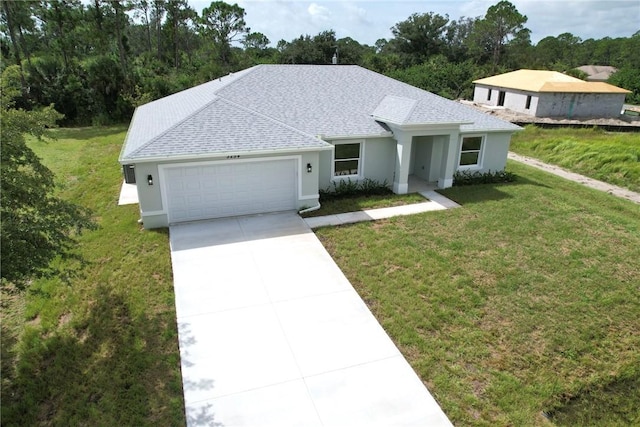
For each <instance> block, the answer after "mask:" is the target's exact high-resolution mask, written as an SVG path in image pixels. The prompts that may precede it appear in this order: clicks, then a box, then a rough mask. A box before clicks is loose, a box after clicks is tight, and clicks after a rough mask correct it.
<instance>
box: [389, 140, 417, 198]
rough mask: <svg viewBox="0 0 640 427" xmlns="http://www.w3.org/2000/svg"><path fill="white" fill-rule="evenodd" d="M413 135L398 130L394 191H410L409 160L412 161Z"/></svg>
mask: <svg viewBox="0 0 640 427" xmlns="http://www.w3.org/2000/svg"><path fill="white" fill-rule="evenodd" d="M411 139H412V137H411V135H407V134H405V133H404V132H396V141H398V142H397V144H396V169H395V173H394V175H393V192H394V193H396V194H407V192H408V191H409V162H410V161H411Z"/></svg>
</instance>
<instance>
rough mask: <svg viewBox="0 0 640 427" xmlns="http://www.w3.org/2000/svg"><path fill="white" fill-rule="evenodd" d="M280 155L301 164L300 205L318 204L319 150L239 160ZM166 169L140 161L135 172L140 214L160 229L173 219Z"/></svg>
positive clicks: (216, 159)
mask: <svg viewBox="0 0 640 427" xmlns="http://www.w3.org/2000/svg"><path fill="white" fill-rule="evenodd" d="M280 157H287V158H291V157H293V158H295V159H296V163H297V168H298V171H297V177H298V182H297V183H296V193H297V194H296V198H297V208H298V209H300V208H303V207H311V206H316V205H317V204H318V177H319V175H320V172H321V164H320V160H319V159H320V157H319V153H318V152H304V153H289V154H287V153H283V154H281V155H280V154H279V155H272V156H242V158H241V159H238V162H242V161H247V160H251V161H255V160H256V159H277V158H280ZM216 162H217V163H218V164H219V163H220V162H229V160H228V159H227V158H226V157H210V158H202V159H198V160H197V161H185V160H179V161H178V160H177V161H167V162H162V163H161V165H162V168H164V167H165V166H171V165H178V164H180V165H185V166H188V165H189V163H193V164H194V165H195V164H196V163H198V164H202V163H211V164H215V163H216ZM307 164H310V165H311V169H312V171H311V172H310V173H309V172H307ZM162 168H160V167H159V164H158V163H156V162H151V163H137V164H136V165H135V174H136V182H137V190H138V199H139V206H140V215H141V218H142V220H143V222H144V224H145V228H148V229H149V228H159V227H166V226H168V225H169V218H168V212H167V207H166V206H165V205H164V204H163V200H162V188H163V185H164V184H165V183H164V182H163V180H164V176H163V174H162V173H161V170H162ZM149 175H151V176H152V179H153V185H149V184H148V182H147V178H148V176H149Z"/></svg>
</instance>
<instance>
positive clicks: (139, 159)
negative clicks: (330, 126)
mask: <svg viewBox="0 0 640 427" xmlns="http://www.w3.org/2000/svg"><path fill="white" fill-rule="evenodd" d="M332 149H333V146H332V145H331V144H329V143H325V144H324V145H319V146H315V147H300V148H279V149H269V150H242V151H216V152H211V153H200V154H182V155H167V156H149V157H134V158H126V157H125V158H122V157H121V158H120V159H119V160H118V162H119V163H120V164H121V165H127V164H133V163H158V162H166V161H183V160H202V159H204V158H213V157H216V158H217V157H227V156H257V155H273V154H276V155H278V154H295V153H307V152H313V151H329V150H332Z"/></svg>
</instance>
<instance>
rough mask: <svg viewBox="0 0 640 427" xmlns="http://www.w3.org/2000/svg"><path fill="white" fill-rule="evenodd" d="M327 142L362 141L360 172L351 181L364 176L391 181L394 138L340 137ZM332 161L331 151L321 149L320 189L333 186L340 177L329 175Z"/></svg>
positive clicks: (394, 152) (358, 179) (388, 182)
mask: <svg viewBox="0 0 640 427" xmlns="http://www.w3.org/2000/svg"><path fill="white" fill-rule="evenodd" d="M328 142H329V143H350V142H360V143H363V144H364V145H363V150H362V159H361V162H362V163H361V168H360V170H361V173H360V176H359V177H358V178H354V177H351V178H349V179H351V180H352V181H359V182H360V181H362V180H364V179H365V178H368V179H373V180H376V181H378V182H380V183H383V182H384V181H387V184H389V185H391V184H392V183H393V169H394V164H395V163H394V162H395V155H396V151H395V149H396V140H395V139H393V138H390V137H386V138H368V139H353V140H347V139H341V140H337V141H328ZM332 161H333V152H331V151H323V152H321V153H320V176H319V184H320V189H322V190H326V189H331V188H333V182H334V181H336V180H339V179H342V178H335V177H333V176H332V175H331V170H332V167H331V166H332V165H331V162H332Z"/></svg>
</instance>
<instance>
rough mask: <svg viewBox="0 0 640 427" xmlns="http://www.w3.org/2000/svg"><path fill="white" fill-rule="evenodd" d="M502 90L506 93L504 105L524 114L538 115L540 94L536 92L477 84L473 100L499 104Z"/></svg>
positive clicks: (480, 102) (492, 104) (494, 104)
mask: <svg viewBox="0 0 640 427" xmlns="http://www.w3.org/2000/svg"><path fill="white" fill-rule="evenodd" d="M489 91H491V94H489ZM500 92H503V93H504V96H503V103H502V105H501V106H502V107H505V108H508V109H510V110H512V111H517V112H519V113H522V114H528V115H531V116H535V115H536V111H537V109H538V104H539V96H538V95H539V94H538V93H536V92H527V91H522V90H515V89H505V88H498V87H489V86H482V85H476V87H475V89H474V91H473V102H476V103H478V104H483V105H491V106H494V107H495V106H498V101H499V98H500ZM489 95H491V96H490V97H489Z"/></svg>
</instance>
